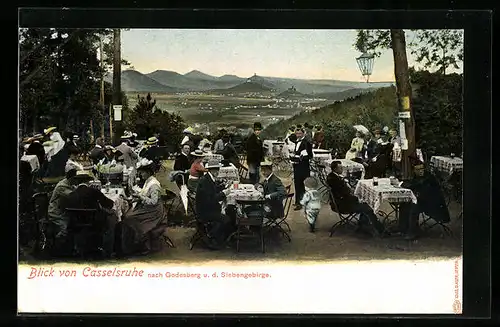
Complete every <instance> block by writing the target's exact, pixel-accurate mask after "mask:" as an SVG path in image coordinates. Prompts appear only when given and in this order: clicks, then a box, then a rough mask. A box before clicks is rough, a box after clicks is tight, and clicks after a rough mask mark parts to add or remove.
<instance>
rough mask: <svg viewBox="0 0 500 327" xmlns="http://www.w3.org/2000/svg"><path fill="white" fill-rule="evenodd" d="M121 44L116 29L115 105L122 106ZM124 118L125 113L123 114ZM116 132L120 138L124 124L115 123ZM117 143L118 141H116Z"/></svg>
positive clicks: (114, 47) (114, 42)
mask: <svg viewBox="0 0 500 327" xmlns="http://www.w3.org/2000/svg"><path fill="white" fill-rule="evenodd" d="M120 50H121V42H120V29H119V28H116V29H114V31H113V105H121V104H122V99H121V98H122V96H121V95H122V90H121V61H122V59H121V51H120ZM122 116H123V112H122ZM110 120H111V119H110ZM114 124H115V126H114V128H113V129H114V130H115V134H116V135H117V137H119V135H118V134H119V133H120V132H121V131H122V122H121V121H117V122H115V123H114ZM111 139H115V138H114V137H113V135H111ZM115 143H117V142H116V140H115Z"/></svg>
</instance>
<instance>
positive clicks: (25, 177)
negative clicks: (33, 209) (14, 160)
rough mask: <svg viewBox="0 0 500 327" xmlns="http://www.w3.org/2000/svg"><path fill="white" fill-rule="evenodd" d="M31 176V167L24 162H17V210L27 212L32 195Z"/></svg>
mask: <svg viewBox="0 0 500 327" xmlns="http://www.w3.org/2000/svg"><path fill="white" fill-rule="evenodd" d="M32 180H33V175H32V172H31V165H30V164H29V163H28V162H26V161H20V162H19V210H20V211H21V212H27V211H29V209H30V207H29V203H30V200H31V196H32V194H33V191H32V190H33V188H32V187H33V185H32Z"/></svg>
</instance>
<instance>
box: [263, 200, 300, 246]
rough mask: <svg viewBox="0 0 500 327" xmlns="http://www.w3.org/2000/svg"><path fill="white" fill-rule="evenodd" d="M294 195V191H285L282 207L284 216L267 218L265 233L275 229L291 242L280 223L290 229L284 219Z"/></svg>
mask: <svg viewBox="0 0 500 327" xmlns="http://www.w3.org/2000/svg"><path fill="white" fill-rule="evenodd" d="M294 196H295V194H294V193H290V192H287V195H286V198H285V204H284V205H283V208H284V216H283V217H281V218H277V219H276V220H269V221H268V222H267V223H266V224H265V225H264V228H265V229H266V231H265V232H266V233H268V232H270V231H271V230H273V229H275V228H276V229H277V230H278V231H279V232H280V233H281V234H282V235H283V236H285V238H286V239H287V240H288V242H291V241H292V239H291V237H290V234H288V232H287V231H285V230H284V229H283V227H281V225H285V226H287V228H288V231H291V228H290V225H288V223H287V222H286V219H287V218H288V213H289V212H290V207H291V206H292V201H293V197H294Z"/></svg>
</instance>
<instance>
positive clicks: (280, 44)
mask: <svg viewBox="0 0 500 327" xmlns="http://www.w3.org/2000/svg"><path fill="white" fill-rule="evenodd" d="M407 38H408V39H407V43H409V41H411V39H410V38H411V35H410V36H407ZM355 39H356V30H276V29H272V30H223V29H211V30H208V29H206V30H201V29H156V30H151V29H150V30H146V29H131V30H128V31H123V32H122V40H121V42H122V56H123V58H124V59H127V60H128V61H129V62H130V63H131V65H132V67H133V68H134V69H135V70H137V71H139V72H141V73H150V72H153V71H155V70H172V71H176V72H178V73H180V74H185V73H187V72H190V71H192V70H199V71H202V72H204V73H206V74H210V75H213V76H221V75H224V74H233V75H237V76H240V77H249V76H252V75H253V74H254V73H256V74H257V75H260V76H273V77H287V78H301V79H336V80H345V81H364V79H363V76H361V73H360V71H359V68H358V66H357V63H356V59H355V58H356V57H358V56H359V55H360V54H361V53H360V52H358V51H357V50H355V49H354V46H353V43H354V41H355ZM413 63H414V62H413V59H412V58H411V54H410V53H408V64H409V66H412V65H413ZM370 81H371V82H387V81H394V64H393V57H392V51H390V50H386V51H383V53H382V55H381V56H380V57H379V58H376V59H375V62H374V65H373V73H372V75H371V77H370Z"/></svg>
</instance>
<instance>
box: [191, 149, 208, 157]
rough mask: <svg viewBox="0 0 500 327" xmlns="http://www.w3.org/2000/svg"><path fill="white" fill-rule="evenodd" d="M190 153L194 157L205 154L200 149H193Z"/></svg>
mask: <svg viewBox="0 0 500 327" xmlns="http://www.w3.org/2000/svg"><path fill="white" fill-rule="evenodd" d="M191 155H192V156H194V157H204V156H205V154H204V153H203V151H201V150H195V151H193V152H191Z"/></svg>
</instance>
